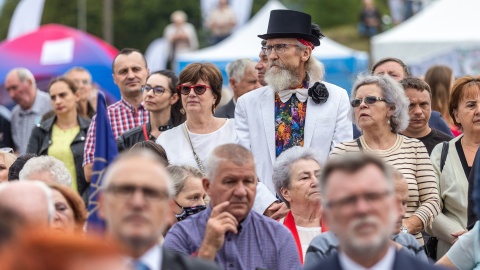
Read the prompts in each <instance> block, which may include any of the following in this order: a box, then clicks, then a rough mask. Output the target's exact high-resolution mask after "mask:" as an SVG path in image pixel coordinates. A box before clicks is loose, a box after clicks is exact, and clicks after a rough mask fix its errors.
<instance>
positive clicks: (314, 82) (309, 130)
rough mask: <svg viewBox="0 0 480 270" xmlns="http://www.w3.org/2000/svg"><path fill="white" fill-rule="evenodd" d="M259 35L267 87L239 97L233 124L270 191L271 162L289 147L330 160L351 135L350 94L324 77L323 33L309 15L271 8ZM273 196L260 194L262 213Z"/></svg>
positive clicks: (272, 188) (257, 204)
mask: <svg viewBox="0 0 480 270" xmlns="http://www.w3.org/2000/svg"><path fill="white" fill-rule="evenodd" d="M259 37H260V38H262V39H265V40H267V44H266V46H265V47H263V50H264V53H265V54H266V55H267V56H268V62H269V68H268V70H267V72H266V74H265V81H266V82H267V83H268V85H267V86H265V87H262V88H259V89H257V90H255V91H252V92H249V93H247V94H245V95H243V96H242V97H240V98H239V100H238V103H237V107H236V108H235V125H236V130H237V134H238V138H239V143H240V144H241V145H243V146H245V147H247V148H248V149H250V150H251V151H252V152H253V154H254V156H255V161H256V164H257V175H258V177H259V179H260V181H261V182H263V183H264V184H265V185H266V186H267V187H268V189H269V190H270V192H272V193H273V194H275V191H274V187H273V183H272V172H273V164H274V162H275V160H276V158H277V157H278V156H279V155H280V154H281V153H282V152H283V151H285V150H287V149H288V148H291V147H293V146H303V147H310V148H313V149H315V150H316V151H317V152H318V154H319V155H320V156H321V157H322V159H323V160H326V159H327V157H328V155H329V153H330V151H331V150H332V149H333V147H334V146H335V144H337V143H339V142H342V141H348V140H351V139H352V123H351V121H350V120H349V119H348V111H349V101H348V95H347V92H346V91H345V90H344V89H342V88H340V87H338V86H335V85H333V84H329V83H327V82H324V81H323V75H324V68H323V65H322V64H321V63H320V62H319V61H318V60H316V59H315V57H313V56H312V51H313V50H314V49H315V47H317V46H319V45H320V39H321V38H322V37H323V34H322V33H321V31H320V28H319V26H318V25H316V24H312V22H311V17H310V15H308V14H305V13H302V12H298V11H293V10H272V11H271V13H270V21H269V24H268V31H267V33H266V34H264V35H259ZM274 202H275V199H273V200H272V199H271V197H268V196H263V195H262V193H261V192H257V197H256V200H255V205H254V210H256V211H258V212H260V213H263V212H264V211H265V210H266V209H267V208H269V207H270V206H271V205H272V204H273V203H274Z"/></svg>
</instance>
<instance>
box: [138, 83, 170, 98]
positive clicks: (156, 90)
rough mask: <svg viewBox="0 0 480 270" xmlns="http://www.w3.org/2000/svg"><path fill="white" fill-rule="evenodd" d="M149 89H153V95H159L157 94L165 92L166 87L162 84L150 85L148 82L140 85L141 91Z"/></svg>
mask: <svg viewBox="0 0 480 270" xmlns="http://www.w3.org/2000/svg"><path fill="white" fill-rule="evenodd" d="M150 90H153V94H154V95H159V96H160V95H162V94H163V93H165V91H166V89H165V88H164V87H163V86H155V87H151V86H150V85H148V84H145V85H143V86H142V93H145V92H149V91H150Z"/></svg>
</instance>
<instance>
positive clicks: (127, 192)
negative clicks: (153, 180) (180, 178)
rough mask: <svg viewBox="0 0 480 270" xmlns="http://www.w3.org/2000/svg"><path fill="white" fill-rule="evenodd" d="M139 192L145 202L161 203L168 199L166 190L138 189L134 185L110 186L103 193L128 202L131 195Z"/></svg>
mask: <svg viewBox="0 0 480 270" xmlns="http://www.w3.org/2000/svg"><path fill="white" fill-rule="evenodd" d="M137 190H140V192H141V193H142V195H143V198H145V200H147V201H163V200H166V199H168V198H169V197H170V196H169V194H168V191H166V190H157V189H154V188H150V187H139V186H135V185H112V186H109V187H108V188H107V189H106V190H105V191H106V192H108V193H111V194H113V195H114V196H116V197H117V198H119V199H122V200H129V199H131V198H132V197H133V195H134V194H135V193H136V192H137Z"/></svg>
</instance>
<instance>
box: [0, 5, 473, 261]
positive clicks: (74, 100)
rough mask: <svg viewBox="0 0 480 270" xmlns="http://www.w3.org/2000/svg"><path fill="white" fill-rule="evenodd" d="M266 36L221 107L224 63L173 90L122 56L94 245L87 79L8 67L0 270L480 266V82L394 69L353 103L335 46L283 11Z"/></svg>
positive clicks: (383, 64) (136, 54) (78, 72)
mask: <svg viewBox="0 0 480 270" xmlns="http://www.w3.org/2000/svg"><path fill="white" fill-rule="evenodd" d="M177 15H178V14H177ZM178 16H181V14H180V15H178ZM258 37H259V38H260V39H261V42H259V61H258V62H254V61H252V60H250V59H238V60H235V61H233V62H231V63H230V64H229V65H228V66H227V73H228V77H229V80H228V83H229V85H230V88H231V89H232V91H233V97H232V99H231V100H230V101H228V102H227V103H226V105H224V106H223V107H220V108H217V107H218V104H219V103H220V100H221V99H222V85H223V78H222V74H221V72H220V70H219V69H218V68H217V67H216V66H215V65H213V64H211V63H203V62H202V63H193V64H190V65H188V66H187V67H185V68H184V69H183V70H182V71H181V72H180V74H179V76H178V77H177V75H176V74H175V73H174V72H172V71H170V70H161V71H155V72H151V71H150V70H149V69H148V66H147V62H146V60H145V58H144V56H143V55H142V53H141V52H140V51H138V50H136V49H131V48H125V49H122V50H121V51H120V52H119V53H118V55H117V56H116V57H115V59H114V60H113V64H112V68H113V71H112V72H113V80H114V82H115V84H116V85H117V86H118V88H119V90H120V93H121V96H122V98H121V100H120V101H118V102H116V103H114V104H112V105H110V106H108V108H107V118H108V120H109V122H110V124H111V128H112V131H113V136H114V137H115V139H116V142H117V148H118V150H119V152H120V154H119V156H118V157H117V158H116V159H115V160H114V161H113V163H111V164H110V165H109V166H108V168H107V169H106V171H104V172H101V175H102V182H101V184H100V198H99V201H98V205H99V207H98V215H99V216H100V217H101V218H102V219H103V220H104V221H105V224H106V225H105V226H106V227H105V231H104V234H103V235H101V238H100V239H97V238H94V237H85V235H86V232H87V228H88V224H87V222H86V221H87V210H86V209H87V206H88V204H89V200H90V196H89V195H90V194H89V191H90V188H89V186H90V185H91V184H90V182H91V179H92V167H93V162H94V157H95V147H96V140H97V137H96V133H97V131H96V121H97V117H96V115H95V114H94V113H92V112H95V110H96V106H92V105H94V104H93V103H92V101H91V100H90V99H89V97H90V96H91V94H90V90H91V84H92V81H91V76H90V74H89V73H88V71H87V70H86V69H83V68H81V67H75V68H73V69H72V70H70V71H69V72H67V73H66V74H65V75H64V76H61V77H58V78H55V79H53V80H52V81H51V82H50V84H49V86H48V89H47V91H46V92H43V91H41V90H39V89H37V86H36V83H35V78H34V77H33V75H32V74H31V72H30V71H28V70H27V69H25V68H16V69H14V70H12V71H10V72H9V73H8V74H7V78H6V85H5V86H6V89H7V91H8V93H9V94H10V96H11V97H12V99H13V100H14V101H15V102H16V103H17V106H16V107H15V108H14V109H13V111H12V116H11V125H10V126H9V129H7V130H5V128H4V127H5V126H3V125H2V128H3V130H2V132H3V133H8V134H11V138H12V141H13V144H11V143H10V142H8V140H3V141H1V140H0V143H2V147H3V148H1V149H0V182H2V183H0V268H1V269H7V270H13V269H24V270H34V269H144V270H145V269H150V270H155V269H285V270H286V269H289V270H290V269H302V268H304V269H398V270H400V269H442V268H443V267H449V268H458V269H475V268H476V267H477V266H478V265H479V264H480V256H478V254H480V253H479V252H480V251H479V245H478V243H480V238H479V235H478V233H479V231H478V230H479V228H478V226H479V225H478V222H477V219H476V213H478V214H480V207H478V205H480V196H479V194H480V190H479V189H478V187H479V185H480V182H478V181H479V180H480V178H479V173H478V172H476V171H477V170H478V166H479V165H480V164H477V163H479V162H480V157H477V150H478V148H479V146H480V77H475V76H464V77H461V78H458V79H455V78H454V77H453V75H452V73H451V70H450V71H449V68H448V67H443V66H435V67H432V68H431V70H429V71H428V72H427V74H426V75H425V80H423V79H420V78H414V77H412V76H410V74H409V72H408V68H407V67H406V65H405V64H404V63H403V62H402V61H401V60H400V59H396V58H385V59H382V60H380V61H378V62H377V63H375V64H374V65H373V67H372V72H368V74H367V73H364V74H361V75H359V76H358V78H357V80H356V81H355V84H354V86H353V88H352V89H351V93H350V97H349V96H348V92H347V91H346V90H345V89H342V88H340V87H338V86H336V85H333V84H330V83H328V82H325V81H324V80H323V79H324V68H323V65H322V63H320V62H319V61H318V60H316V59H315V58H314V57H312V51H313V50H314V49H317V47H318V46H320V44H321V39H322V37H323V34H322V32H321V30H320V28H319V26H318V25H316V24H313V23H312V22H311V17H310V15H308V14H306V13H302V12H298V11H291V10H273V11H272V12H271V14H270V20H269V24H268V30H267V33H265V34H261V35H258ZM47 99H48V100H47ZM99 106H100V105H99ZM42 118H44V119H43V120H42ZM9 143H10V144H9ZM40 258H41V259H40Z"/></svg>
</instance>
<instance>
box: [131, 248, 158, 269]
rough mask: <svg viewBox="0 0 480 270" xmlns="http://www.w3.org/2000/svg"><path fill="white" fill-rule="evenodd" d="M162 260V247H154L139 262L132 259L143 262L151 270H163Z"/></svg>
mask: <svg viewBox="0 0 480 270" xmlns="http://www.w3.org/2000/svg"><path fill="white" fill-rule="evenodd" d="M162 259H163V258H162V248H161V247H160V245H154V246H153V247H151V248H150V249H149V250H148V251H147V252H146V253H144V254H143V255H142V257H140V258H139V259H138V260H133V259H131V261H132V262H134V261H141V262H142V263H143V264H145V265H146V266H148V268H149V269H150V270H161V264H162Z"/></svg>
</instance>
